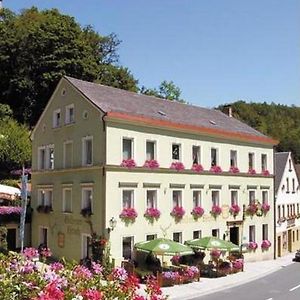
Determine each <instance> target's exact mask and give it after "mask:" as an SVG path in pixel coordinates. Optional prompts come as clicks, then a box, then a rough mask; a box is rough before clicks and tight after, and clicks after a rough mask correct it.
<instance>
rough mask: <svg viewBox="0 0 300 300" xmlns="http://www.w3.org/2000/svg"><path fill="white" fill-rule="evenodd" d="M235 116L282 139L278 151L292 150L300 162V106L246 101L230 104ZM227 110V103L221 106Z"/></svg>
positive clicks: (222, 109) (265, 132)
mask: <svg viewBox="0 0 300 300" xmlns="http://www.w3.org/2000/svg"><path fill="white" fill-rule="evenodd" d="M230 106H231V107H232V110H233V116H234V117H235V118H237V119H239V120H241V121H243V122H245V123H247V124H248V125H250V126H251V127H253V128H255V129H257V130H258V131H260V132H262V133H264V134H265V135H267V136H270V137H273V138H275V139H277V140H279V141H280V143H279V144H278V145H277V147H276V150H277V151H291V152H292V153H293V156H294V159H295V161H296V162H298V163H300V107H296V106H286V105H280V104H275V103H271V104H267V103H266V102H264V103H246V102H244V101H237V102H234V103H232V104H230ZM218 109H220V110H221V111H223V112H226V109H227V108H226V105H222V106H219V107H218Z"/></svg>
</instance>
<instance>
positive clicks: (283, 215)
mask: <svg viewBox="0 0 300 300" xmlns="http://www.w3.org/2000/svg"><path fill="white" fill-rule="evenodd" d="M282 217H283V218H285V208H284V205H282Z"/></svg>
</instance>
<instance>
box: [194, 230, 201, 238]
mask: <svg viewBox="0 0 300 300" xmlns="http://www.w3.org/2000/svg"><path fill="white" fill-rule="evenodd" d="M196 232H197V233H198V237H195V233H196ZM201 238H202V230H200V229H199V230H193V239H201Z"/></svg>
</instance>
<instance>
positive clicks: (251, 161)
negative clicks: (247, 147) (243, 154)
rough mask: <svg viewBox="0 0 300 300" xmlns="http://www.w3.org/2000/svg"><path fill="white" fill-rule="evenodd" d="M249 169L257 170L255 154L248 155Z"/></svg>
mask: <svg viewBox="0 0 300 300" xmlns="http://www.w3.org/2000/svg"><path fill="white" fill-rule="evenodd" d="M248 167H249V170H252V169H254V168H255V166H254V153H252V152H250V153H248Z"/></svg>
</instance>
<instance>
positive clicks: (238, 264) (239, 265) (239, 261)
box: [232, 259, 244, 270]
mask: <svg viewBox="0 0 300 300" xmlns="http://www.w3.org/2000/svg"><path fill="white" fill-rule="evenodd" d="M232 267H233V268H234V269H237V270H241V269H243V267H244V260H243V259H236V260H235V261H233V262H232Z"/></svg>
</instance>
